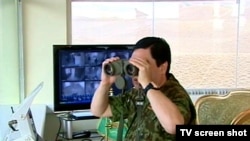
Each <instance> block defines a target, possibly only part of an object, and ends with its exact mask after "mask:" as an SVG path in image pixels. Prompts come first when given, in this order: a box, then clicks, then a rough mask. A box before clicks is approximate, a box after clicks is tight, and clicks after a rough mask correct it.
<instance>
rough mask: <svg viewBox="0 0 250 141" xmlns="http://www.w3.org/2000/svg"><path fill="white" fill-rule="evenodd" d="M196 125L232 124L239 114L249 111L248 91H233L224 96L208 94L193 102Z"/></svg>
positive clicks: (249, 93) (249, 99)
mask: <svg viewBox="0 0 250 141" xmlns="http://www.w3.org/2000/svg"><path fill="white" fill-rule="evenodd" d="M195 108H196V113H197V119H196V124H198V125H199V124H232V121H233V119H234V118H235V117H236V116H237V115H238V114H240V113H241V112H243V111H245V110H247V109H250V90H234V91H231V92H230V93H228V94H226V95H218V94H210V95H204V96H201V97H199V98H198V99H197V100H196V102H195Z"/></svg>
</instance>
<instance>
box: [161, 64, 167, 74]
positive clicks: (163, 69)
mask: <svg viewBox="0 0 250 141" xmlns="http://www.w3.org/2000/svg"><path fill="white" fill-rule="evenodd" d="M167 68H168V62H167V61H166V62H165V63H163V64H161V66H160V70H161V73H162V74H164V75H165V73H166V71H167Z"/></svg>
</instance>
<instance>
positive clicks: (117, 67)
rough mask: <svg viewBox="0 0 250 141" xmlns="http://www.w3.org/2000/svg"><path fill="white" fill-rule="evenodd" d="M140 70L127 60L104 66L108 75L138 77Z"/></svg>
mask: <svg viewBox="0 0 250 141" xmlns="http://www.w3.org/2000/svg"><path fill="white" fill-rule="evenodd" d="M138 71H139V69H138V68H137V67H136V66H134V65H132V64H130V63H129V62H128V61H127V60H118V61H114V62H112V63H109V64H106V65H105V66H104V72H105V73H106V74H107V75H122V74H124V75H129V76H137V75H138Z"/></svg>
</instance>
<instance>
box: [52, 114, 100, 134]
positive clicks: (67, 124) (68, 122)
mask: <svg viewBox="0 0 250 141" xmlns="http://www.w3.org/2000/svg"><path fill="white" fill-rule="evenodd" d="M57 117H58V118H59V119H60V122H61V124H62V128H63V132H61V136H62V137H63V138H66V139H78V138H88V137H90V135H91V132H90V131H88V130H83V131H77V132H74V131H73V122H74V121H77V120H87V119H95V118H97V117H95V116H94V115H93V114H92V113H91V112H90V111H77V112H69V113H64V114H59V115H57Z"/></svg>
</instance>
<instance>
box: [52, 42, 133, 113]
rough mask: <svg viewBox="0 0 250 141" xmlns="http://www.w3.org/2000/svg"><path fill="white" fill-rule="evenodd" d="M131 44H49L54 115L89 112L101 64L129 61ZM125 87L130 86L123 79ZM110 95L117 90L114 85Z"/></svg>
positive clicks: (99, 76)
mask: <svg viewBox="0 0 250 141" xmlns="http://www.w3.org/2000/svg"><path fill="white" fill-rule="evenodd" d="M133 47H134V45H124V44H119V45H114V44H111V45H107V44H106V45H53V63H54V64H53V65H54V70H53V71H54V112H63V111H84V110H88V111H90V104H91V100H92V97H93V94H94V92H95V90H96V88H97V87H98V85H99V83H100V81H101V67H102V62H103V61H104V60H105V59H106V58H110V57H115V56H118V57H120V58H121V59H129V58H130V56H131V53H132V50H133ZM126 82H127V83H126V84H127V85H126V87H125V89H129V88H131V87H133V86H132V81H131V78H130V77H129V76H128V77H127V76H126ZM111 90H112V93H113V94H114V95H116V94H119V93H121V91H122V90H121V89H120V88H117V87H116V85H115V84H114V85H113V86H112V88H111Z"/></svg>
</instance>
